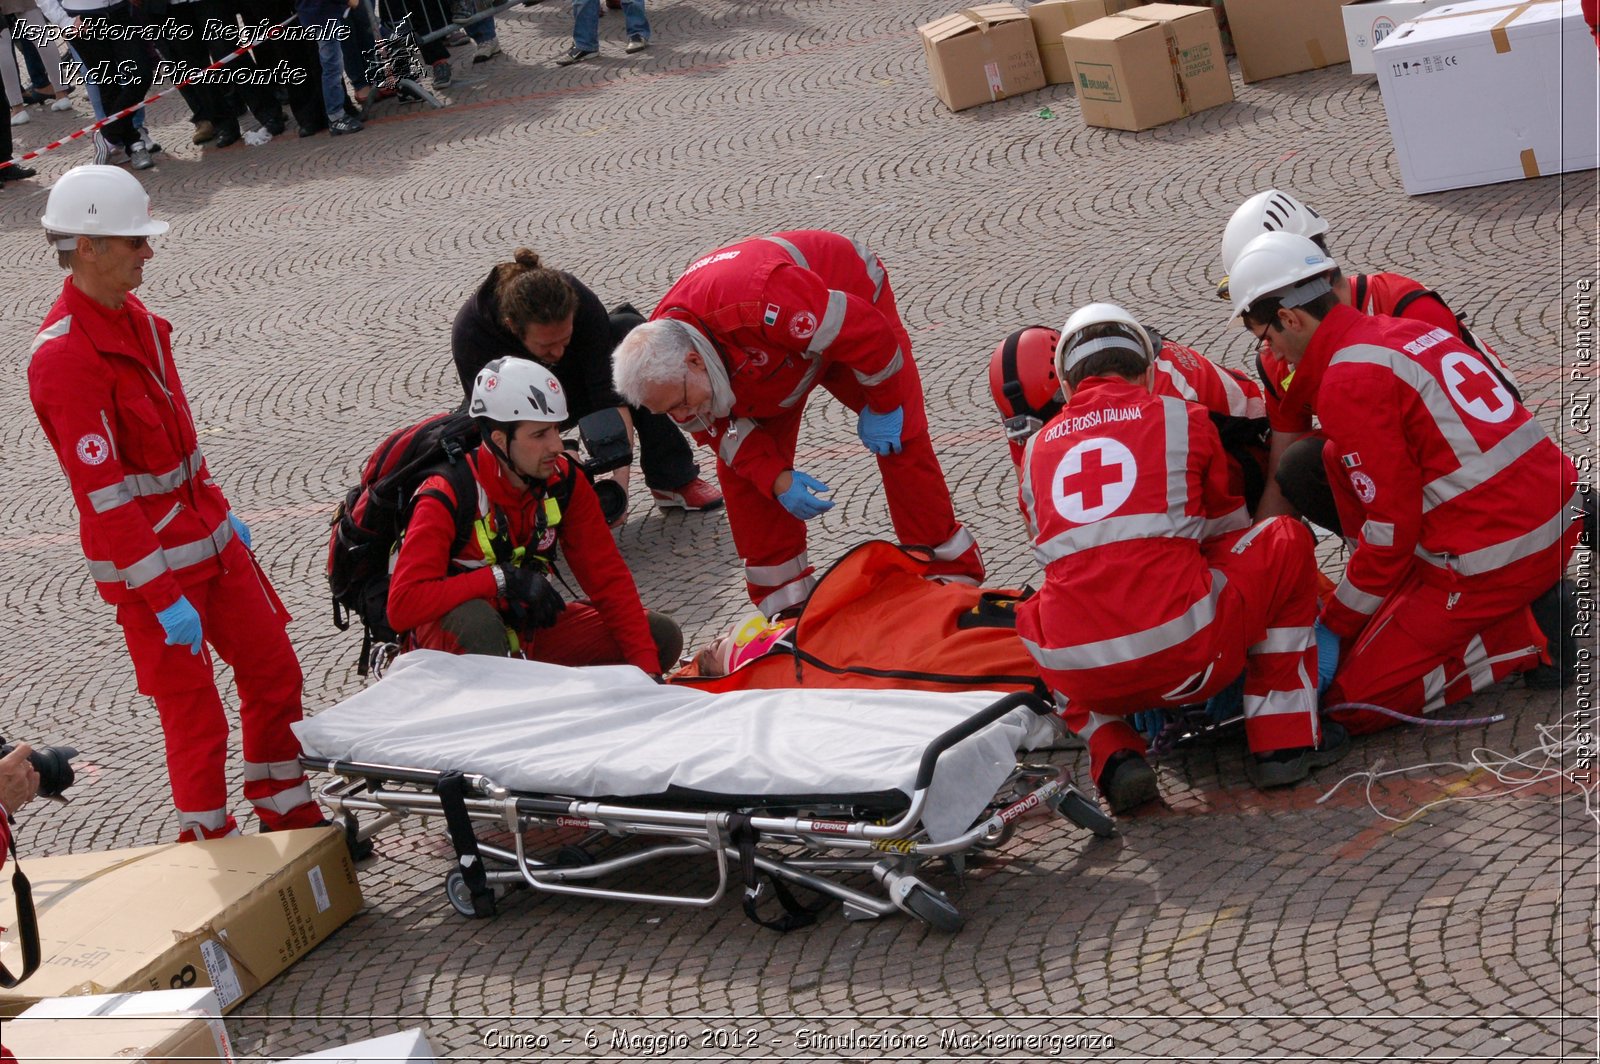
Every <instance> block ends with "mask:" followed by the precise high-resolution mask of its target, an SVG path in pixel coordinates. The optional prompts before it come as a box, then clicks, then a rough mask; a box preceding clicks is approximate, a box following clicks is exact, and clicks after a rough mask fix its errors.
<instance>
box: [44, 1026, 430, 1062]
mask: <svg viewBox="0 0 1600 1064" xmlns="http://www.w3.org/2000/svg"><path fill="white" fill-rule="evenodd" d="M297 1060H324V1061H340V1062H341V1064H353V1062H356V1061H360V1062H361V1064H435V1059H434V1052H433V1047H432V1046H431V1045H429V1044H428V1036H427V1035H426V1034H424V1033H423V1032H422V1030H421V1029H420V1028H418V1029H416V1030H411V1031H401V1032H399V1033H398V1034H386V1035H384V1036H383V1037H382V1038H369V1039H367V1040H366V1041H364V1042H352V1043H350V1044H349V1045H345V1046H339V1047H337V1048H335V1049H323V1050H319V1051H317V1052H315V1053H307V1054H306V1055H305V1056H303V1057H291V1058H289V1060H287V1061H284V1062H283V1064H293V1062H294V1061H297ZM18 1064H21V1062H20V1061H19V1062H18Z"/></svg>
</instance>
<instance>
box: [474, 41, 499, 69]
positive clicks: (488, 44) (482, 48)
mask: <svg viewBox="0 0 1600 1064" xmlns="http://www.w3.org/2000/svg"><path fill="white" fill-rule="evenodd" d="M499 54H500V38H498V37H490V38H489V39H488V40H486V41H479V42H478V47H477V48H475V49H473V51H472V61H473V62H474V63H487V62H488V61H489V60H491V59H493V58H494V57H495V56H497V55H499Z"/></svg>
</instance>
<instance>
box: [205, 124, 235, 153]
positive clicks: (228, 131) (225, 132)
mask: <svg viewBox="0 0 1600 1064" xmlns="http://www.w3.org/2000/svg"><path fill="white" fill-rule="evenodd" d="M240 136H242V134H241V133H240V132H239V123H238V122H223V123H222V124H221V125H219V126H217V136H216V139H215V140H214V141H212V146H213V147H217V148H229V147H232V146H233V145H235V144H237V143H239V138H240Z"/></svg>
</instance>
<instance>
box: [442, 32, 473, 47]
mask: <svg viewBox="0 0 1600 1064" xmlns="http://www.w3.org/2000/svg"><path fill="white" fill-rule="evenodd" d="M471 43H472V38H471V37H468V36H467V31H466V30H451V31H450V35H449V36H448V37H446V38H445V39H444V45H445V47H446V48H465V47H466V46H467V45H469V44H471Z"/></svg>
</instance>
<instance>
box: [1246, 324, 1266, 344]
mask: <svg viewBox="0 0 1600 1064" xmlns="http://www.w3.org/2000/svg"><path fill="white" fill-rule="evenodd" d="M1244 327H1245V328H1246V329H1248V330H1250V335H1251V336H1254V337H1255V338H1256V343H1258V344H1261V345H1262V346H1263V347H1265V346H1266V345H1267V344H1269V343H1271V341H1270V340H1268V339H1267V331H1268V330H1269V329H1271V328H1272V323H1271V322H1270V321H1269V322H1265V323H1264V324H1263V325H1262V326H1261V331H1260V332H1256V328H1255V326H1254V325H1251V324H1250V323H1249V322H1248V321H1247V322H1245V323H1244Z"/></svg>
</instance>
